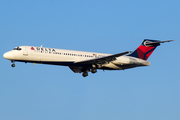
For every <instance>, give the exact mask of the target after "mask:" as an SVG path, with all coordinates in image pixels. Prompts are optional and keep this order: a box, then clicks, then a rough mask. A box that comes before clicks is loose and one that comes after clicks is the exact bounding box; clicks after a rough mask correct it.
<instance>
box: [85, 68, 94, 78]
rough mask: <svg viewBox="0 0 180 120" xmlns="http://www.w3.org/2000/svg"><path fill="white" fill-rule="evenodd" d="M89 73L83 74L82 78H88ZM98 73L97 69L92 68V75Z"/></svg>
mask: <svg viewBox="0 0 180 120" xmlns="http://www.w3.org/2000/svg"><path fill="white" fill-rule="evenodd" d="M88 72H89V71H86V72H83V74H82V76H83V77H87V76H88ZM96 72H97V69H96V68H92V69H91V73H93V74H94V73H96Z"/></svg>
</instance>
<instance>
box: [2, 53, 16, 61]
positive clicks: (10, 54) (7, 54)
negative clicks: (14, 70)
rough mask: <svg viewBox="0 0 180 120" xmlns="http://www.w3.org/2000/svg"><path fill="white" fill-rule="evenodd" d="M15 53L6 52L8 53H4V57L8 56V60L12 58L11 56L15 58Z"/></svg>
mask: <svg viewBox="0 0 180 120" xmlns="http://www.w3.org/2000/svg"><path fill="white" fill-rule="evenodd" d="M13 56H14V55H13V54H12V53H10V52H6V53H4V55H3V57H4V58H6V59H8V60H10V59H11V58H13Z"/></svg>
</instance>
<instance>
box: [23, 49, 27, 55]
mask: <svg viewBox="0 0 180 120" xmlns="http://www.w3.org/2000/svg"><path fill="white" fill-rule="evenodd" d="M23 55H24V56H28V48H27V47H25V48H24V49H23Z"/></svg>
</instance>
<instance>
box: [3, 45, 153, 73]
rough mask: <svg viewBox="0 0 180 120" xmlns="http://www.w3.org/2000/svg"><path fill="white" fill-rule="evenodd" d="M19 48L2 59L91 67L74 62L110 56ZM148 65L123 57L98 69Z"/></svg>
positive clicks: (30, 47) (147, 64) (39, 48)
mask: <svg viewBox="0 0 180 120" xmlns="http://www.w3.org/2000/svg"><path fill="white" fill-rule="evenodd" d="M19 48H20V49H19V50H11V51H9V52H6V53H5V54H4V57H5V58H6V59H8V60H12V61H20V62H32V63H43V64H53V65H64V66H83V67H91V66H88V65H85V64H83V65H81V64H76V62H78V61H83V60H91V59H95V58H101V57H105V56H109V55H111V54H104V53H95V52H83V51H74V50H64V49H54V48H45V47H34V46H20V47H19ZM149 65H150V62H148V61H145V60H142V59H139V58H134V57H130V56H125V55H124V56H120V57H117V58H116V60H114V61H112V62H109V63H105V64H103V65H102V66H101V67H99V68H98V69H107V70H121V69H128V68H133V67H138V66H149Z"/></svg>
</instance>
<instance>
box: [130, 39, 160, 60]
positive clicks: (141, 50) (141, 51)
mask: <svg viewBox="0 0 180 120" xmlns="http://www.w3.org/2000/svg"><path fill="white" fill-rule="evenodd" d="M158 42H159V41H158V40H148V39H145V40H144V41H143V42H142V44H141V45H140V46H139V47H138V48H137V49H136V50H135V51H134V52H133V53H131V54H129V55H128V56H132V57H136V58H140V59H143V60H147V59H148V58H149V56H150V55H151V54H152V53H153V51H154V50H155V49H156V47H157V46H159V45H160V44H159V43H158Z"/></svg>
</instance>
